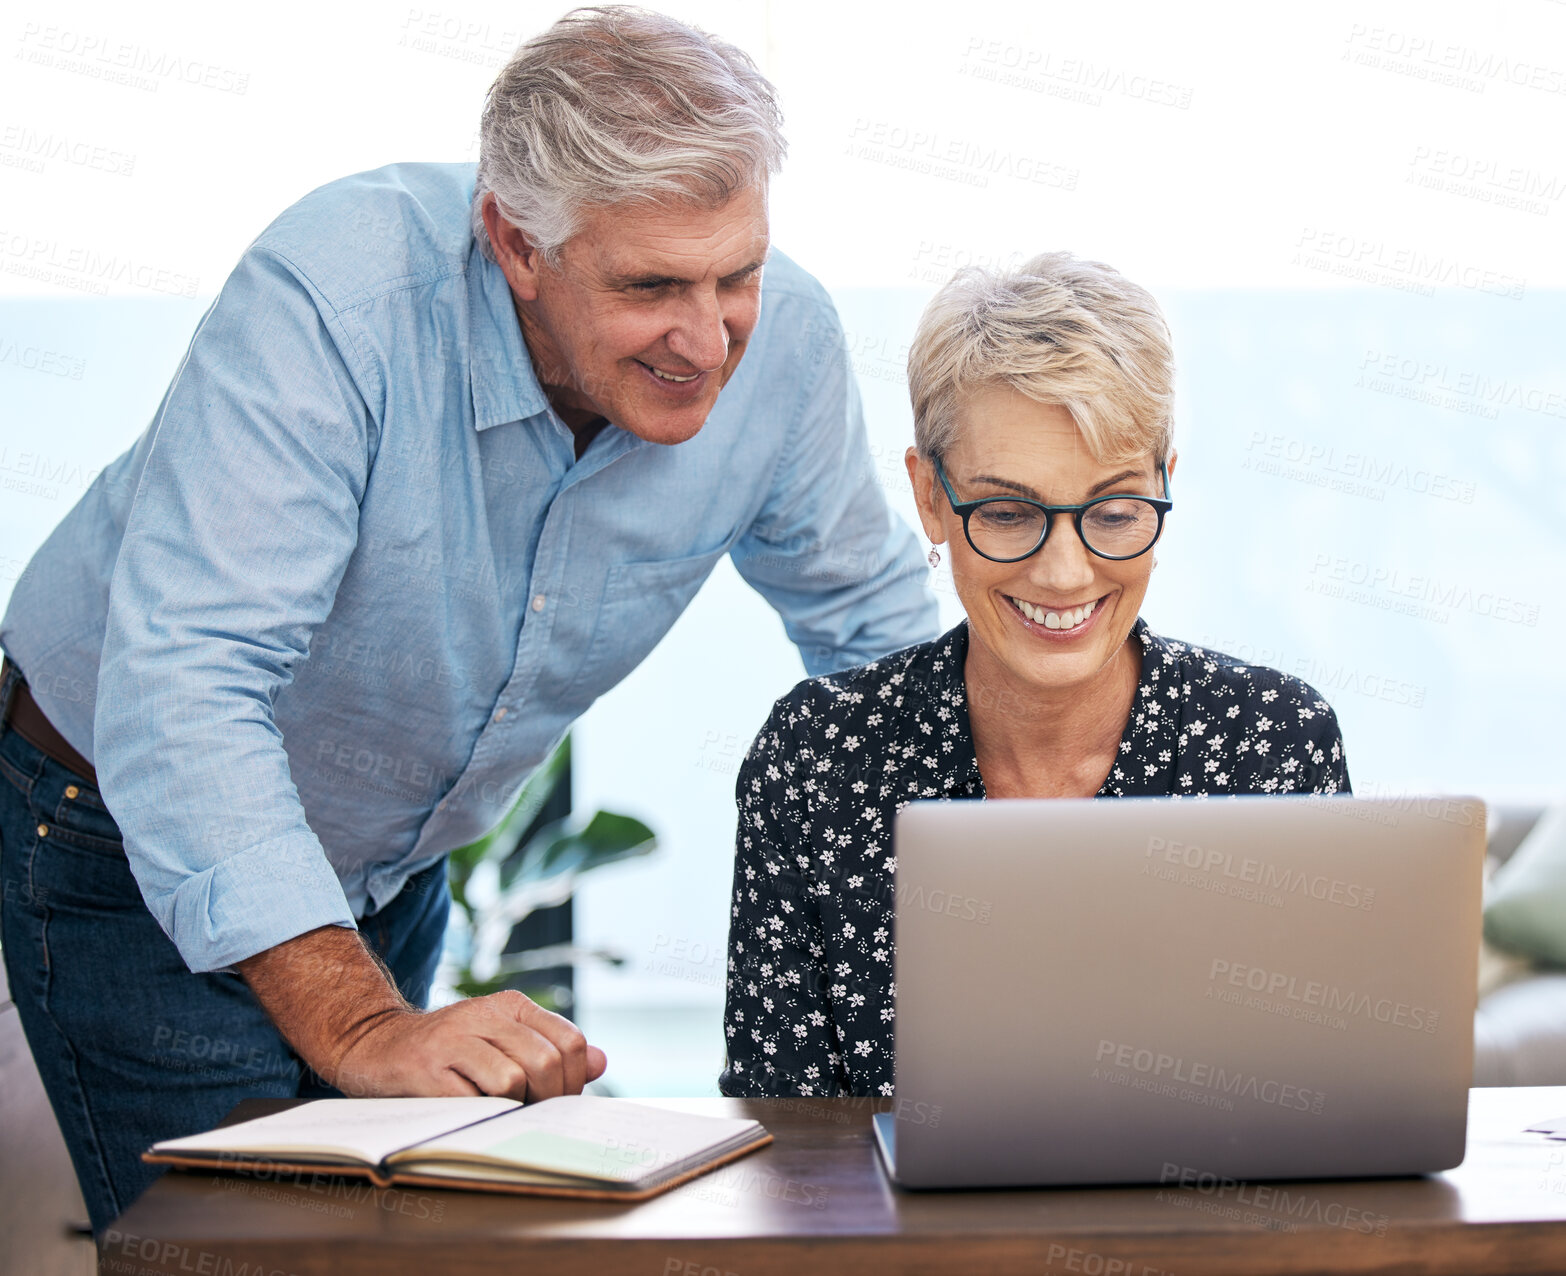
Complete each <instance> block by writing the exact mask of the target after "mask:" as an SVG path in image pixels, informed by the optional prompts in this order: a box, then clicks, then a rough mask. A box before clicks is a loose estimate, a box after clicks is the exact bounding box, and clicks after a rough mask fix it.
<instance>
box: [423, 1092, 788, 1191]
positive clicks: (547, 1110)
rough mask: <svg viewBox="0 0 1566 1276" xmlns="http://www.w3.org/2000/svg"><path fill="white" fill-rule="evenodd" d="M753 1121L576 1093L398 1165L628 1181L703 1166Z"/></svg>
mask: <svg viewBox="0 0 1566 1276" xmlns="http://www.w3.org/2000/svg"><path fill="white" fill-rule="evenodd" d="M751 1131H755V1132H758V1133H759V1131H760V1127H759V1126H758V1125H757V1123H756V1122H755V1121H751V1120H748V1119H745V1118H736V1117H710V1116H693V1115H690V1114H688V1113H684V1112H673V1111H670V1110H668V1109H665V1108H652V1107H647V1106H645V1105H643V1104H639V1103H630V1102H627V1101H626V1100H624V1099H606V1098H601V1097H599V1096H597V1095H590V1094H576V1095H567V1096H564V1097H562V1098H558V1099H545V1100H544V1101H543V1102H541V1103H531V1104H529V1105H528V1106H527V1107H525V1108H522V1109H520V1110H518V1111H516V1112H509V1113H507V1114H506V1115H505V1116H501V1117H496V1118H495V1119H494V1120H493V1121H487V1122H485V1123H484V1125H482V1126H475V1127H473V1128H471V1129H466V1130H457V1131H455V1132H453V1133H451V1134H446V1135H441V1136H439V1137H436V1138H432V1139H430V1140H428V1141H427V1142H426V1143H424V1144H423V1145H422V1146H421V1147H418V1148H414V1149H410V1150H409V1151H408V1152H406V1153H405V1154H404V1155H402V1156H400V1157H398V1158H397V1161H398V1162H399V1163H401V1164H408V1163H410V1162H413V1161H416V1160H420V1159H422V1158H424V1157H440V1158H442V1159H445V1158H462V1159H469V1158H471V1159H475V1160H495V1161H502V1162H506V1161H509V1162H513V1163H515V1164H519V1165H526V1166H528V1167H531V1168H535V1169H540V1170H545V1171H548V1172H551V1173H555V1174H568V1175H574V1176H579V1177H582V1178H596V1179H607V1180H611V1181H616V1182H631V1181H635V1180H637V1179H641V1178H645V1177H648V1176H652V1175H656V1174H657V1173H658V1172H659V1171H661V1170H663V1169H665V1168H667V1167H668V1166H670V1165H673V1164H675V1163H677V1162H682V1161H686V1160H691V1159H695V1160H700V1159H702V1157H703V1156H704V1155H705V1154H707V1153H709V1152H711V1151H713V1150H714V1149H719V1148H722V1147H724V1146H725V1145H726V1144H728V1143H730V1142H732V1141H734V1140H737V1139H739V1138H740V1137H741V1136H743V1135H744V1134H746V1133H747V1132H751Z"/></svg>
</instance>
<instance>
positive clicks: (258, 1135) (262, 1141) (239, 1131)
mask: <svg viewBox="0 0 1566 1276" xmlns="http://www.w3.org/2000/svg"><path fill="white" fill-rule="evenodd" d="M518 1107H521V1104H519V1103H518V1102H517V1101H516V1100H515V1099H499V1098H488V1097H478V1098H465V1099H458V1098H452V1099H315V1100H312V1101H311V1102H309V1103H302V1104H300V1105H299V1106H298V1107H294V1108H289V1109H288V1110H287V1111H285V1112H275V1113H273V1114H272V1115H271V1116H264V1117H257V1118H255V1119H254V1120H252V1121H241V1122H240V1123H239V1124H238V1125H230V1126H226V1127H225V1128H223V1129H221V1130H208V1131H207V1132H206V1133H205V1134H193V1135H191V1136H190V1137H189V1138H184V1139H166V1140H165V1141H164V1142H162V1143H158V1144H155V1145H154V1148H153V1150H154V1151H157V1152H209V1153H211V1152H250V1153H253V1154H257V1155H268V1156H282V1155H285V1154H287V1153H290V1152H293V1153H314V1154H317V1155H320V1154H330V1153H336V1152H346V1153H350V1154H351V1155H354V1156H357V1157H359V1158H361V1159H363V1160H364V1161H366V1162H368V1163H369V1164H371V1165H379V1164H380V1163H381V1162H382V1161H384V1160H385V1159H386V1158H387V1157H388V1156H390V1155H391V1154H392V1153H393V1152H395V1151H397V1150H398V1149H399V1148H405V1147H408V1146H409V1145H410V1144H414V1143H420V1142H423V1141H424V1140H425V1139H428V1138H432V1137H434V1136H435V1135H437V1134H445V1133H446V1132H447V1131H448V1130H452V1129H455V1128H456V1127H458V1126H463V1125H470V1124H472V1123H473V1122H474V1121H482V1120H484V1119H485V1118H487V1117H492V1116H495V1115H496V1114H497V1113H501V1112H505V1111H507V1110H508V1109H511V1108H518Z"/></svg>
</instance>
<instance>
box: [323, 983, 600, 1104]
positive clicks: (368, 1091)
mask: <svg viewBox="0 0 1566 1276" xmlns="http://www.w3.org/2000/svg"><path fill="white" fill-rule="evenodd" d="M604 1066H605V1059H604V1052H603V1051H602V1050H600V1049H599V1048H598V1047H597V1046H590V1045H588V1044H587V1038H586V1037H584V1036H583V1035H582V1031H581V1029H580V1028H578V1027H577V1026H576V1025H575V1024H574V1023H572V1022H571V1021H570V1020H569V1019H563V1018H561V1017H560V1016H559V1015H556V1014H551V1013H550V1012H549V1011H547V1010H545V1009H544V1008H543V1007H541V1006H538V1005H536V1004H534V1003H533V1002H531V1001H529V1000H528V999H527V998H526V997H524V996H523V995H522V994H521V993H519V992H497V993H491V994H490V995H489V996H488V997H474V998H471V999H470V1000H468V1001H459V1002H456V1003H455V1004H453V1005H450V1006H444V1007H442V1008H441V1009H439V1010H432V1011H429V1012H426V1013H421V1012H419V1011H417V1010H404V1011H398V1012H395V1013H393V1014H389V1015H384V1016H381V1017H380V1018H378V1019H376V1020H375V1022H374V1023H372V1024H370V1025H369V1027H368V1028H367V1029H366V1030H365V1031H364V1032H363V1034H362V1035H360V1037H359V1038H358V1040H357V1041H355V1042H354V1044H353V1045H352V1046H351V1047H349V1049H348V1051H347V1052H346V1053H345V1054H344V1055H343V1056H342V1058H341V1059H340V1060H339V1061H338V1064H337V1072H336V1075H335V1076H334V1077H329V1078H327V1080H328V1081H330V1083H331V1084H332V1085H335V1086H336V1087H337V1088H338V1089H339V1090H341V1091H342V1092H343V1093H344V1094H347V1095H354V1096H359V1095H400V1094H409V1095H415V1094H502V1095H507V1096H509V1097H510V1098H513V1099H526V1100H527V1101H529V1102H532V1101H534V1100H536V1099H552V1098H554V1097H556V1096H557V1095H562V1094H580V1093H581V1092H582V1087H583V1086H584V1085H586V1084H587V1083H588V1082H589V1081H595V1080H597V1079H598V1078H599V1077H601V1076H602V1075H603V1071H604Z"/></svg>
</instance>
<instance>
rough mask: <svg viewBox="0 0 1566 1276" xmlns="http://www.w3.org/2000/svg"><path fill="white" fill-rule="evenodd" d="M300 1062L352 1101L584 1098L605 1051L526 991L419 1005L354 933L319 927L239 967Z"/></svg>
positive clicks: (600, 1068)
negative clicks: (583, 1092)
mask: <svg viewBox="0 0 1566 1276" xmlns="http://www.w3.org/2000/svg"><path fill="white" fill-rule="evenodd" d="M238 968H239V973H240V974H241V975H242V976H244V979H245V982H246V983H247V984H249V985H250V990H251V991H252V992H253V993H255V995H256V999H257V1000H258V1001H260V1003H261V1005H262V1007H263V1008H264V1009H265V1010H266V1012H267V1014H269V1015H270V1016H271V1017H272V1022H273V1023H275V1024H276V1025H277V1026H278V1029H279V1030H280V1031H281V1032H282V1034H283V1035H284V1036H285V1037H287V1038H288V1040H289V1043H290V1044H291V1045H292V1046H293V1047H294V1049H295V1050H297V1051H298V1052H299V1054H300V1056H301V1057H302V1058H303V1059H304V1061H305V1062H306V1063H307V1064H309V1065H310V1067H311V1068H313V1069H314V1070H315V1071H316V1073H318V1074H319V1075H320V1077H321V1078H322V1079H323V1080H324V1081H326V1082H327V1084H329V1085H333V1086H336V1087H337V1088H338V1089H339V1090H341V1091H342V1092H343V1093H344V1094H346V1095H350V1096H353V1097H364V1096H376V1097H382V1096H392V1095H474V1094H494V1095H505V1096H507V1097H509V1098H513V1099H526V1100H537V1099H548V1098H553V1097H554V1096H556V1095H561V1094H580V1093H581V1090H582V1087H583V1086H584V1085H586V1084H587V1082H589V1081H594V1080H597V1078H599V1077H600V1076H602V1075H603V1071H604V1067H605V1063H606V1061H605V1059H604V1052H603V1051H602V1050H600V1049H598V1048H597V1047H596V1046H590V1045H588V1044H587V1039H586V1038H585V1037H583V1036H582V1033H581V1030H580V1029H578V1028H577V1026H576V1025H575V1024H573V1023H571V1022H570V1020H568V1019H563V1018H561V1017H560V1016H559V1015H556V1014H551V1013H550V1012H549V1011H547V1010H544V1009H543V1008H542V1007H540V1006H537V1005H535V1004H534V1003H533V1002H531V1001H529V1000H528V999H527V998H526V997H524V996H523V995H522V994H521V993H519V992H498V993H493V994H491V995H490V996H488V997H474V998H472V999H470V1000H468V1001H461V1002H457V1003H456V1004H455V1005H451V1006H445V1007H442V1008H441V1009H440V1010H433V1011H428V1012H424V1011H419V1010H415V1009H414V1008H413V1007H412V1006H410V1005H409V1004H408V1003H407V1002H406V1001H404V1000H403V998H402V996H401V994H400V993H398V991H397V989H396V987H395V986H394V985H393V983H392V980H391V977H390V976H389V975H388V974H387V972H386V970H385V968H384V967H383V966H381V965H380V963H379V962H378V961H377V960H376V959H375V956H374V954H373V953H372V952H371V951H370V950H369V949H368V948H367V947H366V946H365V944H364V941H363V940H362V939H361V938H360V937H359V935H358V933H357V932H355V931H351V930H348V929H346V928H344V927H341V926H323V927H321V928H320V929H318V930H312V931H309V932H308V933H306V934H303V935H300V936H298V937H297V938H295V939H290V940H288V941H287V942H286V943H282V944H279V945H277V947H275V948H269V949H267V950H266V951H265V952H262V953H257V954H256V955H255V956H254V957H250V958H247V959H246V960H245V961H242V962H240V963H239V967H238Z"/></svg>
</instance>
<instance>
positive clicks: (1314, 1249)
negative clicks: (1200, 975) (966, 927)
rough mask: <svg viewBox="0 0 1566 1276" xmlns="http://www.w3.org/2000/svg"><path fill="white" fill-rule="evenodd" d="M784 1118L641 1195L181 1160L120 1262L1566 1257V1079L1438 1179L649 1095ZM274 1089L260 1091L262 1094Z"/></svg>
mask: <svg viewBox="0 0 1566 1276" xmlns="http://www.w3.org/2000/svg"><path fill="white" fill-rule="evenodd" d="M650 1102H658V1103H663V1104H667V1105H668V1106H670V1107H679V1108H684V1109H686V1110H689V1111H700V1112H713V1113H725V1114H733V1113H742V1114H744V1115H746V1116H753V1117H756V1118H758V1119H759V1120H761V1121H762V1122H764V1123H765V1124H766V1126H767V1128H768V1129H769V1130H771V1131H772V1133H773V1134H774V1135H775V1136H776V1142H774V1143H773V1144H772V1145H771V1146H770V1147H768V1148H765V1149H763V1150H762V1151H761V1152H759V1153H756V1154H754V1155H752V1156H750V1157H747V1158H745V1159H743V1160H741V1161H737V1162H735V1163H734V1164H733V1165H731V1166H727V1167H725V1168H723V1169H720V1170H718V1171H715V1172H714V1173H713V1174H711V1175H709V1176H707V1177H705V1178H702V1179H697V1180H695V1181H693V1182H691V1183H688V1184H686V1185H684V1186H683V1187H680V1188H676V1189H675V1190H674V1191H673V1192H670V1193H668V1194H667V1195H665V1196H661V1197H658V1198H655V1199H654V1200H651V1201H646V1202H643V1203H642V1204H639V1205H600V1204H596V1203H585V1202H571V1201H550V1200H533V1199H527V1198H521V1197H512V1196H492V1195H483V1194H479V1193H468V1192H440V1191H424V1190H412V1191H401V1190H397V1189H389V1190H385V1191H376V1190H374V1189H371V1188H369V1187H367V1186H365V1185H363V1184H360V1183H359V1182H357V1181H352V1180H346V1179H330V1178H325V1177H320V1178H316V1179H314V1180H313V1181H312V1180H310V1179H304V1180H302V1181H301V1180H298V1179H293V1178H289V1179H285V1180H284V1181H281V1182H275V1181H264V1180H259V1179H255V1178H238V1177H234V1176H227V1175H206V1174H196V1173H171V1174H168V1175H166V1176H165V1177H164V1178H163V1179H161V1180H160V1181H159V1182H158V1183H156V1184H155V1185H154V1186H153V1187H152V1188H151V1190H149V1191H148V1192H147V1194H146V1195H145V1196H144V1197H143V1198H142V1199H141V1200H140V1201H138V1202H137V1203H136V1204H135V1205H133V1206H132V1207H131V1208H130V1209H129V1210H128V1211H127V1212H126V1213H125V1214H124V1216H123V1217H122V1218H121V1219H120V1220H119V1222H118V1223H117V1224H116V1226H115V1227H114V1229H113V1230H112V1231H111V1232H110V1233H108V1234H107V1239H106V1243H105V1244H104V1246H103V1248H102V1250H101V1254H100V1267H99V1270H100V1271H101V1272H104V1273H113V1274H115V1276H154V1274H157V1273H169V1274H178V1276H189V1274H190V1273H198V1274H206V1276H284V1274H286V1276H327V1274H328V1273H332V1274H334V1276H394V1274H398V1273H409V1274H412V1273H421V1274H422V1273H440V1274H441V1276H448V1274H449V1276H469V1274H470V1273H480V1272H483V1273H492V1272H508V1273H510V1272H519V1273H528V1274H529V1276H577V1274H581V1276H588V1274H591V1276H601V1274H604V1273H620V1272H634V1273H643V1274H644V1276H771V1274H773V1273H777V1274H780V1276H781V1274H785V1273H786V1274H788V1276H793V1274H795V1273H801V1272H803V1273H808V1274H809V1276H829V1274H830V1273H834V1272H855V1273H864V1272H916V1273H937V1272H961V1273H975V1272H984V1273H989V1272H995V1273H1011V1272H1018V1273H1020V1272H1029V1273H1036V1272H1052V1273H1054V1272H1058V1273H1073V1272H1076V1273H1083V1274H1084V1276H1163V1274H1164V1273H1169V1274H1172V1276H1192V1274H1193V1273H1202V1272H1209V1273H1233V1274H1235V1276H1258V1273H1271V1272H1278V1273H1305V1272H1324V1271H1332V1272H1354V1273H1369V1272H1399V1273H1413V1272H1418V1273H1432V1274H1433V1273H1463V1274H1464V1276H1472V1274H1474V1273H1487V1274H1488V1273H1518V1272H1530V1273H1537V1272H1566V1142H1562V1143H1552V1142H1550V1141H1548V1140H1546V1139H1544V1138H1542V1137H1541V1136H1538V1135H1529V1134H1523V1133H1522V1130H1523V1128H1524V1127H1525V1126H1527V1125H1529V1124H1531V1123H1532V1122H1534V1121H1536V1120H1540V1119H1544V1118H1548V1117H1554V1116H1566V1088H1559V1089H1555V1088H1551V1089H1515V1090H1475V1091H1473V1093H1472V1105H1471V1116H1470V1125H1469V1143H1468V1159H1467V1161H1466V1162H1465V1163H1464V1164H1463V1165H1462V1166H1461V1167H1460V1168H1458V1169H1456V1170H1452V1171H1450V1172H1448V1173H1446V1174H1441V1175H1437V1176H1434V1177H1431V1178H1424V1179H1386V1180H1360V1181H1346V1182H1316V1183H1301V1184H1293V1185H1281V1184H1266V1185H1257V1184H1246V1185H1242V1186H1241V1187H1240V1188H1234V1187H1228V1188H1219V1187H1216V1186H1214V1185H1209V1186H1208V1188H1207V1190H1205V1191H1203V1190H1201V1189H1199V1188H1187V1189H1183V1190H1180V1189H1170V1188H1158V1187H1141V1188H1132V1189H1125V1188H1097V1189H1089V1190H1062V1189H1043V1190H1038V1191H1029V1192H945V1193H904V1192H899V1191H897V1190H896V1189H894V1188H893V1187H892V1186H891V1185H890V1184H889V1183H888V1182H887V1180H886V1177H885V1175H884V1174H883V1173H882V1170H881V1166H880V1163H879V1161H878V1159H877V1156H876V1151H875V1147H874V1144H873V1140H872V1136H871V1132H870V1114H871V1112H872V1111H875V1110H877V1109H878V1108H881V1107H884V1106H885V1101H876V1102H872V1101H867V1100H852V1099H848V1100H811V1099H776V1100H768V1101H742V1100H729V1099H692V1100H650ZM276 1106H278V1105H276V1104H269V1105H262V1104H250V1105H244V1107H243V1108H242V1109H241V1113H240V1114H242V1115H250V1116H257V1115H260V1114H261V1112H262V1111H264V1110H270V1109H271V1108H275V1107H276Z"/></svg>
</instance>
